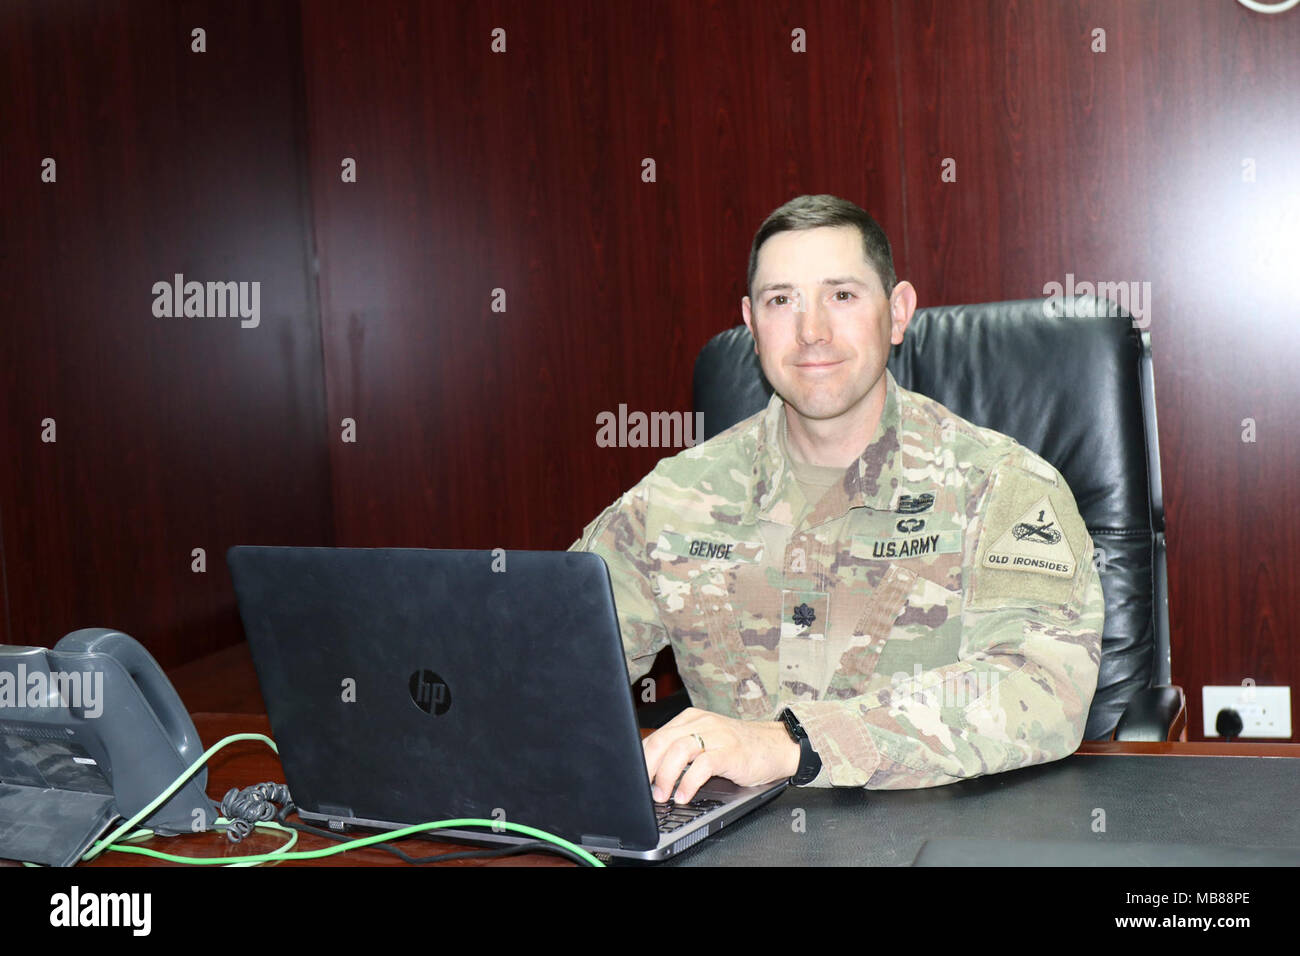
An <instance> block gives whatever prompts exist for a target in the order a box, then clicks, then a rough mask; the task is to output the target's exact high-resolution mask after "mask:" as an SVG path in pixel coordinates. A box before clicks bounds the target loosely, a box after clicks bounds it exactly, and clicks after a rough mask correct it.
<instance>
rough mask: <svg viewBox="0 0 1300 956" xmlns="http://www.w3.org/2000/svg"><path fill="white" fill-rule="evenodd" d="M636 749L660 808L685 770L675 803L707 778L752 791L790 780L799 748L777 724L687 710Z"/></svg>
mask: <svg viewBox="0 0 1300 956" xmlns="http://www.w3.org/2000/svg"><path fill="white" fill-rule="evenodd" d="M695 735H698V737H699V739H696V736H695ZM700 740H703V741H704V749H703V750H701V749H700ZM642 744H643V746H644V747H645V766H646V772H647V773H648V774H649V775H650V782H651V784H652V788H651V789H652V792H653V793H654V798H655V800H656V801H658V802H660V803H662V802H663V801H665V800H667V799H668V797H669V795H671V794H672V793H673V784H675V783H677V778H678V777H679V776H681V773H682V770H683V768H685V767H686V765H687V764H690V769H689V770H687V771H686V776H684V777H682V782H681V783H680V784H677V793H676V795H674V796H673V799H674V802H676V803H689V802H690V801H691V799H692V798H694V796H695V792H696V791H697V790H699V789H700V787H702V786H703V785H704V782H705V781H706V780H708V779H709V778H710V777H725V778H726V779H728V780H730V781H732V782H733V783H735V784H738V785H740V786H742V787H757V786H760V785H762V784H765V783H771V782H772V781H774V780H783V779H785V778H786V777H793V776H794V774H795V772H796V771H797V770H798V769H799V745H798V744H797V743H795V742H794V741H793V740H791V739H790V734H789V733H788V732H787V731H786V729H785V725H784V724H783V723H781V722H780V721H779V720H777V721H770V722H764V721H754V720H736V719H735V718H733V717H723V716H722V715H721V714H715V713H712V712H711V711H707V710H700V709H698V708H696V707H687V708H686V709H685V710H684V711H682V712H681V713H680V714H678V715H677V716H676V717H674V718H673V719H672V720H670V721H669V722H668V723H666V724H664V725H663V726H662V727H660V728H659V729H658V730H656V731H655V732H654V733H652V734H651V735H650V736H649V737H647V738H646V739H645V740H644V741H643V742H642Z"/></svg>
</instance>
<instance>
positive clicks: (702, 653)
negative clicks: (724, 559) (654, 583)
mask: <svg viewBox="0 0 1300 956" xmlns="http://www.w3.org/2000/svg"><path fill="white" fill-rule="evenodd" d="M727 577H728V576H727V575H725V574H711V573H708V572H704V571H702V572H701V573H699V574H698V575H696V576H695V578H694V579H693V580H692V582H691V588H690V591H689V604H690V608H691V614H690V621H689V623H690V625H691V626H690V627H688V628H686V629H683V630H678V631H677V632H676V640H675V641H674V647H675V653H676V654H677V659H678V665H679V666H678V670H679V672H680V673H681V677H682V681H683V683H685V684H686V686H687V689H688V690H689V691H690V694H691V701H692V703H693V704H694V705H695V706H697V707H702V708H704V709H705V710H712V711H715V712H717V713H721V714H732V713H734V714H735V716H737V717H741V718H749V719H762V718H766V717H767V716H768V710H769V707H768V699H767V698H768V694H767V689H766V688H765V687H764V686H763V682H762V680H761V679H760V678H759V676H758V672H757V671H755V669H754V667H753V665H752V664H751V663H750V660H749V653H750V652H749V649H748V648H747V647H745V644H744V641H743V640H742V639H741V635H740V628H739V626H738V624H737V621H736V615H735V613H734V611H733V609H732V605H731V594H730V590H729V589H728V588H727V587H726V580H727Z"/></svg>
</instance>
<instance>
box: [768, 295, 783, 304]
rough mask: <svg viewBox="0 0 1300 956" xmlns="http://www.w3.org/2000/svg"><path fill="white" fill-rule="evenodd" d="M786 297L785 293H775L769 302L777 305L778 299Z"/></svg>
mask: <svg viewBox="0 0 1300 956" xmlns="http://www.w3.org/2000/svg"><path fill="white" fill-rule="evenodd" d="M784 298H785V296H783V295H774V296H772V298H770V299H768V300H767V304H768V305H775V304H776V300H777V299H784Z"/></svg>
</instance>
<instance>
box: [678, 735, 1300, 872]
mask: <svg viewBox="0 0 1300 956" xmlns="http://www.w3.org/2000/svg"><path fill="white" fill-rule="evenodd" d="M1097 810H1101V811H1104V824H1105V830H1104V832H1094V829H1093V827H1094V820H1097V821H1098V824H1097V825H1098V826H1100V823H1101V822H1102V820H1103V817H1102V816H1101V815H1100V814H1098V813H1096V812H1095V811H1097ZM801 827H802V829H801ZM944 839H964V840H973V839H1000V840H1007V841H1013V840H1078V841H1086V842H1092V843H1105V842H1111V843H1116V844H1131V843H1147V844H1156V843H1170V844H1187V845H1212V846H1223V847H1270V848H1290V849H1300V760H1297V759H1294V758H1286V757H1172V756H1171V757H1152V756H1129V755H1114V754H1106V755H1096V756H1094V755H1082V754H1075V755H1073V756H1070V757H1067V758H1065V759H1064V760H1058V761H1055V762H1053V763H1049V764H1043V765H1040V766H1036V767H1026V768H1024V769H1021V770H1012V771H1008V772H1006V773H999V774H990V775H988V776H984V777H976V778H974V779H972V780H965V781H962V782H961V783H955V784H950V785H948V786H944V787H930V788H927V789H924V790H861V789H856V788H853V789H847V788H833V789H823V788H817V789H812V788H800V787H790V788H788V789H787V790H786V791H785V792H784V793H782V794H781V795H780V796H779V797H777V798H776V799H775V800H773V801H772V802H771V803H769V804H767V805H766V806H764V807H761V808H760V809H758V810H756V811H754V812H753V813H750V814H749V815H747V816H746V817H744V818H742V819H741V820H738V821H737V822H736V823H734V824H732V825H731V826H729V827H727V828H726V829H725V830H723V831H721V832H720V833H717V834H715V835H713V836H711V837H709V838H708V839H707V840H705V841H703V842H702V843H700V844H699V845H698V846H696V847H693V848H691V849H690V850H688V851H686V852H685V853H684V854H682V855H681V856H679V857H677V858H676V859H674V860H670V861H668V862H667V863H665V864H664V865H666V866H673V865H676V866H910V865H911V864H912V861H913V860H914V859H915V858H916V855H917V852H918V851H919V850H920V849H921V846H922V844H924V843H925V841H926V840H944Z"/></svg>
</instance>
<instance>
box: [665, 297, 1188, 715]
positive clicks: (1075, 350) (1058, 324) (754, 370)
mask: <svg viewBox="0 0 1300 956" xmlns="http://www.w3.org/2000/svg"><path fill="white" fill-rule="evenodd" d="M1045 303H1046V304H1045ZM1067 305H1068V303H1066V302H1065V301H1064V300H1055V301H1054V300H1043V299H1026V300H1022V301H1019V302H991V303H987V304H983V305H958V306H948V307H944V308H931V309H918V310H917V311H916V314H915V315H914V316H913V317H912V322H911V324H910V325H909V326H908V329H907V334H906V336H905V337H904V339H903V344H902V345H898V346H895V347H894V349H893V352H892V353H891V355H890V358H889V369H890V371H891V372H892V373H893V374H894V378H895V379H897V381H898V384H899V385H901V386H902V387H903V388H906V389H909V390H911V391H914V392H920V393H921V394H923V395H927V396H929V397H930V398H933V399H934V400H935V401H938V402H939V403H940V404H942V405H945V406H947V407H948V408H949V409H951V410H952V411H953V412H955V413H956V414H957V415H959V416H961V417H962V418H965V419H967V420H968V421H971V422H974V423H975V424H976V425H981V426H984V427H986V428H992V429H994V430H996V431H999V432H1002V433H1004V434H1006V435H1010V436H1011V437H1013V438H1015V439H1016V440H1017V441H1018V442H1020V444H1022V445H1024V446H1025V447H1027V448H1030V449H1032V450H1033V451H1035V452H1037V453H1038V454H1040V455H1042V456H1043V458H1045V459H1047V460H1048V461H1049V462H1051V463H1052V464H1053V465H1055V466H1056V468H1057V469H1058V470H1059V471H1060V472H1061V474H1062V475H1063V476H1064V477H1065V480H1066V482H1067V483H1068V484H1069V486H1070V490H1071V491H1073V492H1074V497H1075V500H1076V501H1077V502H1078V505H1079V512H1080V514H1081V515H1082V516H1083V520H1084V523H1085V524H1086V525H1087V527H1088V531H1089V533H1090V534H1091V535H1092V538H1093V541H1094V543H1095V544H1096V547H1097V551H1098V570H1099V571H1100V574H1101V583H1102V590H1103V591H1104V593H1105V598H1106V623H1105V628H1104V632H1103V634H1102V653H1101V672H1100V674H1099V676H1098V681H1097V692H1096V695H1095V696H1094V697H1093V701H1092V709H1091V710H1090V711H1089V714H1088V722H1087V725H1086V727H1085V728H1084V739H1086V740H1109V739H1115V740H1175V739H1180V738H1185V737H1186V721H1187V714H1186V702H1185V699H1184V695H1183V691H1182V689H1181V688H1179V687H1172V686H1169V680H1170V658H1169V613H1168V592H1167V577H1166V572H1165V535H1164V530H1165V529H1164V521H1165V517H1164V502H1163V499H1162V496H1161V485H1160V451H1159V443H1158V438H1157V431H1156V407H1155V387H1154V383H1153V378H1152V365H1151V339H1150V335H1149V333H1147V332H1140V331H1139V330H1137V329H1135V328H1134V327H1133V324H1132V319H1131V318H1130V317H1129V316H1127V315H1123V314H1119V315H1116V314H1115V313H1116V312H1118V311H1119V310H1118V309H1117V308H1116V307H1114V306H1112V305H1111V304H1110V303H1109V302H1107V301H1106V300H1104V299H1102V300H1097V299H1094V298H1093V297H1091V296H1079V297H1077V298H1076V299H1074V300H1073V303H1072V308H1067ZM1108 313H1109V314H1108ZM1070 316H1073V317H1070ZM771 395H772V387H771V386H770V385H769V384H768V383H767V380H766V379H765V378H764V377H763V373H762V370H761V368H760V367H759V364H758V357H757V356H756V355H755V354H754V340H753V338H752V336H751V335H750V334H749V330H748V329H747V328H745V326H743V325H739V326H736V327H735V328H732V329H729V330H727V331H726V332H723V333H721V334H719V335H716V336H714V338H713V339H712V340H710V341H709V343H708V344H707V345H705V346H704V348H703V349H702V350H701V352H700V355H699V359H698V360H697V361H696V363H695V410H696V411H697V412H703V413H704V437H705V438H709V437H712V436H713V435H716V434H718V433H719V432H721V431H723V430H725V429H727V428H729V427H730V426H732V425H734V424H735V423H736V422H738V421H741V420H742V419H745V418H748V417H749V416H750V415H753V414H755V413H756V412H759V411H761V410H762V409H763V408H764V407H765V406H766V405H767V402H768V399H769V398H770V397H771ZM686 706H688V698H687V696H686V693H685V691H679V692H678V693H676V694H673V695H670V696H668V697H666V698H665V699H663V700H661V701H658V702H657V703H655V704H651V705H648V706H646V707H643V708H642V710H641V719H642V721H643V722H644V723H646V724H647V725H648V726H659V725H660V724H662V723H663V722H664V721H666V720H668V719H671V717H672V716H673V715H674V714H675V713H677V712H679V711H680V710H682V709H683V708H685V707H686Z"/></svg>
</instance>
